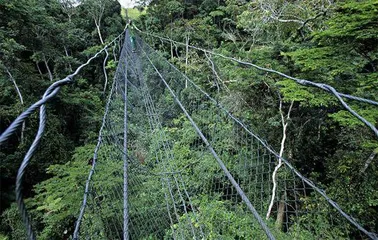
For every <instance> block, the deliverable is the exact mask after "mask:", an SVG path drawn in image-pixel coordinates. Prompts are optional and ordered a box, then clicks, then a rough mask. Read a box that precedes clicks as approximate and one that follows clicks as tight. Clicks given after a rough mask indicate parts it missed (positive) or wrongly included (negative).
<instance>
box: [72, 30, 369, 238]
mask: <svg viewBox="0 0 378 240" xmlns="http://www.w3.org/2000/svg"><path fill="white" fill-rule="evenodd" d="M188 116H190V117H189V118H188ZM104 119H105V121H104V127H103V128H102V131H101V137H102V140H101V145H100V148H99V151H98V154H97V158H95V161H96V164H95V165H96V168H95V172H94V174H93V177H92V179H91V181H90V188H89V191H88V193H87V194H88V202H87V207H86V210H85V213H84V216H83V219H82V221H81V225H80V234H79V236H80V237H81V238H88V239H127V238H130V239H264V238H267V236H269V234H270V233H271V234H272V235H273V236H274V237H275V238H277V239H293V238H295V239H343V238H360V239H365V238H368V237H369V234H370V233H368V232H366V231H365V232H363V231H364V229H362V230H363V231H362V232H361V231H360V230H361V229H360V230H358V229H357V227H356V226H355V225H353V224H351V223H350V221H348V220H347V219H346V218H345V217H344V216H343V215H342V213H340V212H339V211H338V210H337V209H336V208H335V206H332V205H330V204H329V202H328V200H327V198H324V196H322V193H323V192H322V191H320V192H319V191H317V190H316V189H314V187H313V184H312V183H311V182H309V181H307V180H306V179H303V178H301V175H299V174H298V172H296V171H295V169H294V168H293V167H292V166H291V165H290V164H289V163H287V162H286V161H284V165H283V166H282V167H281V169H280V170H279V171H278V174H277V176H276V179H277V185H278V186H277V190H276V194H275V199H274V204H273V208H272V213H271V215H270V217H269V219H267V220H265V216H266V214H267V211H268V206H269V203H270V201H271V197H272V188H273V181H272V174H273V171H274V168H275V166H276V165H277V162H278V159H279V158H278V155H277V154H276V153H275V152H273V151H272V150H271V148H270V147H269V146H268V145H267V144H266V143H265V142H264V141H262V140H261V139H260V138H259V137H257V136H256V135H255V134H254V133H253V132H252V131H250V130H249V129H248V128H247V127H246V126H245V125H244V124H243V123H242V122H240V121H239V120H238V119H236V118H235V117H233V116H232V115H231V114H230V113H229V112H228V111H227V110H226V109H225V108H224V107H223V106H222V105H221V102H218V101H217V100H214V99H212V98H211V97H210V96H209V95H207V94H206V93H205V92H203V91H202V90H201V89H200V88H199V87H198V86H197V85H195V84H194V83H193V82H192V81H190V79H188V78H187V77H186V76H185V75H183V74H182V73H181V72H180V71H179V70H177V69H176V68H175V67H174V66H173V65H171V64H170V63H169V62H168V61H166V59H165V58H164V57H163V56H161V55H160V54H159V53H157V52H155V51H154V50H152V49H151V48H150V47H149V46H148V45H147V44H146V43H145V42H143V41H142V40H141V39H140V38H139V37H136V36H130V35H129V33H128V32H127V33H126V38H125V43H124V46H123V49H122V52H121V56H120V58H119V63H118V68H117V71H116V74H115V77H114V82H113V85H112V89H111V92H110V96H109V101H108V104H107V109H106V113H105V117H104ZM196 127H198V128H196ZM201 134H202V135H201ZM204 139H206V140H207V141H208V142H206V141H204ZM215 155H216V156H218V157H219V160H220V161H219V160H218V159H217V158H215V157H214V156H215ZM222 164H224V166H223V167H222ZM225 169H227V170H228V172H229V173H230V175H227V174H226V172H225ZM230 176H231V177H230ZM126 182H127V184H125V183H126ZM125 187H126V188H125ZM248 202H250V203H251V204H252V206H253V208H254V209H256V210H257V212H258V214H259V215H260V216H261V217H260V218H261V219H264V222H263V223H261V222H259V221H258V220H259V219H258V218H256V215H254V214H253V211H252V210H251V208H250V207H249V206H248ZM79 224H80V222H79ZM264 225H267V226H268V227H269V229H270V230H269V231H268V233H267V231H264V230H263V226H264ZM372 236H373V235H370V237H371V238H372Z"/></svg>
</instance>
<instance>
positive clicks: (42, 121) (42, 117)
mask: <svg viewBox="0 0 378 240" xmlns="http://www.w3.org/2000/svg"><path fill="white" fill-rule="evenodd" d="M127 26H128V25H126V28H125V29H124V30H123V31H122V33H121V34H119V35H118V36H117V37H116V38H114V39H113V40H112V41H111V42H110V43H108V44H106V45H105V46H104V47H103V48H102V49H101V50H100V51H98V52H97V53H96V54H95V55H93V56H92V57H91V58H89V59H88V60H87V62H85V63H84V64H82V65H80V66H79V67H78V68H77V69H76V71H75V72H74V73H72V74H70V75H68V76H67V77H65V78H64V79H62V80H59V81H57V82H54V83H53V84H51V85H50V86H49V87H48V88H47V90H46V91H45V93H44V94H43V97H42V98H41V99H40V100H39V101H37V102H35V103H34V104H32V105H31V106H30V107H29V108H28V109H27V110H25V111H24V112H23V113H21V114H20V115H19V116H18V117H17V118H16V119H15V120H14V121H13V122H12V123H11V125H10V126H9V127H8V128H7V129H6V130H5V131H4V132H3V133H2V134H1V135H0V145H2V144H4V143H5V142H6V141H7V140H8V139H9V137H10V136H12V135H13V134H14V133H15V132H16V131H17V129H18V128H19V127H20V126H21V125H22V123H23V122H24V121H25V120H26V119H27V118H28V117H29V116H30V115H31V114H32V113H33V112H34V111H35V110H36V109H38V108H40V112H39V127H38V131H37V134H36V136H35V138H34V140H33V143H32V145H31V146H30V148H29V150H28V151H27V153H26V155H25V157H24V159H23V161H22V163H21V165H20V167H19V169H18V172H17V178H16V189H15V191H16V202H17V206H18V209H19V211H20V213H21V217H22V220H23V222H24V225H25V227H26V229H27V235H28V239H30V240H34V239H35V234H34V232H33V228H32V224H31V220H30V218H29V215H28V213H27V210H26V206H25V203H24V199H23V195H22V182H23V177H24V174H25V170H26V167H27V166H28V165H29V163H30V160H31V158H32V157H33V155H34V153H35V151H36V150H37V147H38V146H39V143H40V141H41V138H42V136H43V133H44V131H45V126H46V107H45V104H46V103H47V102H48V101H50V100H51V99H52V98H53V97H54V96H56V94H58V92H59V91H60V88H61V86H63V85H67V84H70V83H72V82H73V78H74V77H75V76H76V75H77V74H79V72H80V71H81V69H83V68H84V67H85V66H87V65H88V64H89V63H90V62H91V61H92V60H93V59H95V58H97V57H98V56H99V55H100V54H101V53H102V52H104V51H105V50H106V49H107V48H108V47H109V46H110V45H112V44H113V43H114V42H115V41H116V40H117V39H118V38H120V37H121V36H122V35H123V33H124V32H125V31H126V29H127Z"/></svg>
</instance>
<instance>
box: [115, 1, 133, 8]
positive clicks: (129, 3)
mask: <svg viewBox="0 0 378 240" xmlns="http://www.w3.org/2000/svg"><path fill="white" fill-rule="evenodd" d="M118 2H119V3H120V4H121V5H122V7H124V8H133V7H135V6H136V5H137V4H136V2H137V1H136V0H118Z"/></svg>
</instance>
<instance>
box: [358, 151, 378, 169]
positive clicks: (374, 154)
mask: <svg viewBox="0 0 378 240" xmlns="http://www.w3.org/2000/svg"><path fill="white" fill-rule="evenodd" d="M377 154H378V148H377V149H374V151H373V152H372V153H371V154H370V156H369V158H368V159H367V160H366V162H365V164H364V167H363V168H362V169H361V171H360V172H361V173H365V171H366V170H367V169H368V167H369V165H370V164H371V163H372V162H373V160H374V158H375V156H377Z"/></svg>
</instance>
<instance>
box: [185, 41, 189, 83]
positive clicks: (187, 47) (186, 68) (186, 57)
mask: <svg viewBox="0 0 378 240" xmlns="http://www.w3.org/2000/svg"><path fill="white" fill-rule="evenodd" d="M185 40H186V41H185V44H186V45H185V74H187V71H188V55H189V34H186V39H185ZM187 87H188V79H186V80H185V88H187Z"/></svg>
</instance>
